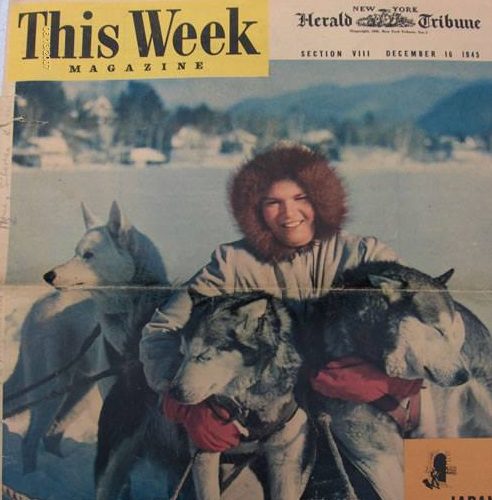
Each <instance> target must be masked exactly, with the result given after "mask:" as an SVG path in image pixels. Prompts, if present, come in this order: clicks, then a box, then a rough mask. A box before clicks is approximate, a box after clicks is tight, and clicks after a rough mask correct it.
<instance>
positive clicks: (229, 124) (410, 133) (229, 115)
mask: <svg viewBox="0 0 492 500" xmlns="http://www.w3.org/2000/svg"><path fill="white" fill-rule="evenodd" d="M16 95H17V99H16V108H15V114H16V116H17V117H21V116H22V121H21V122H19V123H17V125H16V127H15V131H14V144H15V145H18V146H19V145H20V146H22V145H23V144H26V143H27V141H28V140H29V138H31V137H33V136H48V135H50V134H52V133H53V131H54V130H57V131H60V132H61V133H62V135H63V137H64V138H65V140H66V141H67V143H68V144H69V146H70V148H71V150H72V151H73V152H74V154H75V155H77V154H78V153H80V152H83V151H85V152H87V151H89V150H90V151H91V152H92V154H93V155H95V156H94V157H96V156H97V153H98V152H99V153H100V158H101V159H102V160H108V159H111V156H112V155H113V157H116V153H115V152H117V151H119V150H121V149H123V148H138V147H148V148H153V149H156V150H158V151H161V152H163V153H166V154H167V153H169V151H170V150H171V138H172V137H173V135H174V134H175V133H177V132H178V131H179V130H180V129H181V128H182V127H184V126H192V127H194V128H196V129H197V130H199V131H201V132H203V133H205V134H210V135H217V134H224V133H226V132H229V131H232V130H236V129H244V130H246V131H248V132H250V133H252V134H254V135H255V136H256V137H257V139H258V142H257V144H258V146H260V147H261V146H263V145H265V144H268V143H271V142H273V141H275V140H278V139H284V138H299V137H302V134H303V133H305V132H307V131H309V130H312V129H314V128H320V125H322V128H325V129H328V130H330V131H331V133H332V134H333V137H334V141H335V143H336V147H337V148H340V149H342V148H343V147H345V146H360V145H362V146H378V147H384V148H390V149H393V150H398V151H401V152H402V153H404V154H406V155H408V156H412V157H414V158H418V159H428V158H430V159H432V158H433V157H437V156H440V157H441V159H445V158H447V157H449V156H450V154H451V149H452V146H451V145H450V144H451V143H450V141H449V140H443V139H442V138H441V137H439V135H438V134H435V135H430V134H428V133H425V132H424V131H423V129H422V128H421V127H419V126H418V125H417V124H416V123H414V122H405V123H400V124H394V123H393V124H392V123H388V122H387V121H385V120H384V119H381V118H376V117H375V115H374V114H373V113H371V112H367V113H365V115H363V117H362V118H359V119H344V120H343V119H338V120H335V119H330V120H327V122H326V123H323V124H320V123H315V122H313V121H312V120H311V121H310V117H309V116H307V115H305V114H303V111H302V109H301V108H298V107H291V108H289V109H288V110H285V113H284V114H285V116H278V115H267V116H265V115H258V114H255V113H254V112H251V113H244V112H242V113H241V114H235V113H234V110H233V109H231V110H228V111H219V110H214V109H211V108H210V107H209V106H207V105H205V104H201V105H198V106H195V107H188V106H180V107H177V108H174V109H171V108H168V107H166V104H165V102H163V100H162V98H161V97H160V96H159V94H158V93H157V92H156V90H155V89H154V87H153V86H152V85H151V84H149V83H144V82H139V81H131V82H129V83H128V84H127V86H126V88H125V89H124V90H123V91H121V92H120V93H119V94H118V95H117V96H116V97H115V98H113V99H112V100H111V101H110V100H109V99H108V98H106V97H101V96H100V97H97V96H89V95H86V96H83V95H80V94H79V95H77V97H76V98H74V99H69V98H68V97H67V95H66V93H65V91H64V88H63V85H62V84H61V83H59V82H25V83H19V84H18V85H17V89H16ZM484 143H485V144H488V145H490V141H486V140H484ZM489 149H490V148H489Z"/></svg>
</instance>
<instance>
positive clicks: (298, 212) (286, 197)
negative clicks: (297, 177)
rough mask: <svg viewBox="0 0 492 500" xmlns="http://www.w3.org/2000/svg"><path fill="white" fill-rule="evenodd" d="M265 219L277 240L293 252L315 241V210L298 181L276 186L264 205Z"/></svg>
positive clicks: (285, 182) (279, 182)
mask: <svg viewBox="0 0 492 500" xmlns="http://www.w3.org/2000/svg"><path fill="white" fill-rule="evenodd" d="M262 212H263V218H264V220H265V222H266V225H267V226H268V227H269V228H270V230H271V231H272V233H273V235H274V236H275V238H276V239H277V240H278V241H280V243H282V244H283V245H285V246H287V247H291V248H297V247H302V246H304V245H307V244H308V243H310V242H311V241H312V240H313V238H314V217H315V214H314V208H313V206H312V205H311V202H310V201H309V199H308V197H307V195H306V193H305V192H304V190H303V189H302V188H301V187H300V186H299V185H298V184H296V183H295V182H294V181H290V180H282V181H277V182H274V183H273V184H272V185H271V186H270V189H269V190H268V192H267V194H266V196H265V198H264V199H263V202H262Z"/></svg>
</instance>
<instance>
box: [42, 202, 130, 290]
mask: <svg viewBox="0 0 492 500" xmlns="http://www.w3.org/2000/svg"><path fill="white" fill-rule="evenodd" d="M83 210H84V220H85V223H86V228H87V232H86V233H85V235H84V236H83V237H82V239H81V240H80V241H79V243H78V244H77V246H76V248H75V255H74V256H73V257H72V258H71V259H70V260H69V261H67V262H65V263H64V264H61V265H59V266H56V267H55V268H53V269H52V270H51V271H48V272H47V273H46V274H45V275H44V279H45V280H46V281H47V282H48V283H49V284H50V285H53V286H54V287H56V288H58V289H65V288H73V287H83V288H96V287H101V286H102V287H104V286H111V285H121V284H127V283H130V282H131V280H132V278H133V276H134V274H135V264H134V261H133V258H132V256H131V254H130V253H129V251H128V250H127V249H126V244H125V243H126V236H127V235H128V234H129V230H130V227H131V226H128V224H127V223H126V222H125V221H124V219H123V217H122V215H121V212H120V210H119V207H118V206H117V205H115V204H113V207H112V208H111V211H110V216H109V220H108V222H107V224H105V225H101V224H99V223H97V222H96V221H95V220H94V219H93V218H92V216H90V215H89V213H88V212H87V209H85V208H84V209H83Z"/></svg>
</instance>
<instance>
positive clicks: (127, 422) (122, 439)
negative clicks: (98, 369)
mask: <svg viewBox="0 0 492 500" xmlns="http://www.w3.org/2000/svg"><path fill="white" fill-rule="evenodd" d="M193 301H194V307H193V311H192V314H191V317H190V320H189V321H188V323H187V325H186V326H185V327H184V329H183V332H182V334H181V340H182V345H181V353H182V360H181V364H180V366H179V368H178V371H177V373H176V376H175V378H174V380H173V381H172V383H171V388H170V391H171V394H172V395H173V397H174V398H175V399H177V400H178V401H180V402H181V403H184V404H198V403H201V402H203V401H210V398H213V400H214V401H218V402H219V403H220V404H222V405H225V406H226V407H227V406H228V405H232V406H233V407H234V408H235V409H236V411H232V414H233V415H234V418H235V419H236V421H237V422H238V425H239V426H240V428H241V429H242V431H243V433H244V434H245V436H244V440H241V443H240V445H239V446H238V447H236V448H233V449H231V450H230V451H228V452H227V455H238V454H243V453H255V454H262V455H263V456H264V457H265V458H266V462H267V464H268V483H269V488H270V492H271V497H272V498H274V499H279V498H282V499H298V498H300V496H301V494H302V492H303V490H304V487H305V485H306V482H307V479H308V477H309V474H310V470H311V465H312V459H313V457H312V456H310V455H311V453H312V450H313V446H312V443H311V446H308V443H309V442H310V439H311V436H310V434H309V432H308V422H307V416H306V413H305V412H304V410H303V409H302V408H301V407H299V405H298V404H297V401H296V398H295V395H294V387H295V385H296V382H297V378H298V372H299V369H300V366H301V357H300V355H299V353H298V351H297V349H296V345H295V341H294V327H293V320H292V318H291V316H290V313H289V312H288V311H287V309H286V308H285V306H284V305H283V304H282V303H281V302H280V301H279V300H277V299H274V298H273V297H271V296H269V295H267V294H264V293H246V294H241V295H228V296H219V297H212V298H203V297H201V298H197V297H193ZM178 363H179V360H178ZM127 375H128V373H127V374H124V376H127ZM142 383H144V381H143V376H142V370H141V369H140V370H139V372H138V373H137V374H133V375H132V377H131V379H130V380H126V382H125V381H122V380H121V379H120V380H119V381H118V382H117V383H116V384H115V385H114V386H113V388H112V390H111V392H110V394H109V396H108V397H107V398H106V400H105V402H104V406H103V410H102V412H101V417H100V420H99V438H98V450H97V458H96V467H95V474H96V483H97V486H96V491H97V499H98V500H108V499H116V498H117V497H118V494H119V490H120V488H121V485H123V484H124V482H125V478H126V477H127V476H128V473H129V471H130V469H131V467H132V465H133V462H134V461H135V457H137V456H139V455H141V454H147V456H149V453H150V454H151V455H152V456H153V457H154V458H156V457H157V459H158V460H160V461H161V463H162V464H164V465H165V466H166V467H169V466H172V465H176V464H178V465H179V466H180V471H182V470H183V468H184V464H186V462H187V461H188V460H189V457H190V449H189V447H188V444H187V441H186V439H185V437H184V436H183V434H180V432H182V430H180V426H179V425H178V424H173V423H171V422H169V421H167V420H165V419H164V417H163V416H162V414H160V412H159V411H158V409H157V406H156V401H155V399H156V396H154V398H152V397H151V396H150V393H149V391H150V390H149V389H147V390H144V389H143V388H142V387H140V390H136V386H137V385H139V384H142ZM138 399H140V403H139V404H137V400H138ZM142 400H143V401H142ZM128 401H131V404H128ZM190 448H191V449H193V447H192V446H191V447H190ZM219 460H220V454H219V453H211V452H201V453H199V454H198V455H197V458H196V459H195V461H194V465H193V480H194V481H193V483H194V487H195V491H196V496H197V497H198V498H200V499H206V500H217V499H218V498H219V497H220V485H219ZM175 470H176V468H175Z"/></svg>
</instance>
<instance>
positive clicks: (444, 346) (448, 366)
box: [379, 275, 469, 386]
mask: <svg viewBox="0 0 492 500" xmlns="http://www.w3.org/2000/svg"><path fill="white" fill-rule="evenodd" d="M407 278H408V277H407ZM418 278H419V279H415V280H412V279H407V280H405V281H401V282H398V280H394V279H391V280H385V279H382V280H381V281H380V282H379V286H380V287H381V289H382V290H383V293H384V294H385V295H386V297H387V300H388V303H389V306H388V307H389V309H388V314H389V318H390V321H389V327H388V331H387V335H388V339H387V340H388V342H387V343H386V349H385V352H384V354H383V360H384V367H385V371H386V373H387V374H388V375H390V376H392V377H401V378H407V379H413V378H423V379H427V380H430V381H431V382H434V383H436V384H438V385H442V386H455V385H460V384H463V383H465V382H467V381H468V379H469V372H468V370H467V368H466V365H465V363H464V360H463V359H462V356H461V348H462V346H463V343H464V340H465V326H464V324H463V320H462V318H461V315H460V314H459V313H457V312H456V311H455V309H454V303H453V301H452V299H451V297H450V296H449V294H448V292H447V291H446V290H445V288H444V286H441V285H440V283H441V282H440V281H439V278H436V279H435V280H432V278H430V277H429V280H428V281H424V280H423V279H422V276H421V275H419V276H418Z"/></svg>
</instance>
